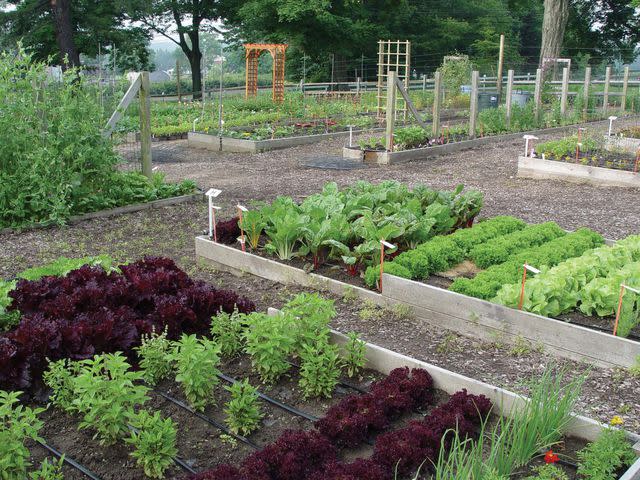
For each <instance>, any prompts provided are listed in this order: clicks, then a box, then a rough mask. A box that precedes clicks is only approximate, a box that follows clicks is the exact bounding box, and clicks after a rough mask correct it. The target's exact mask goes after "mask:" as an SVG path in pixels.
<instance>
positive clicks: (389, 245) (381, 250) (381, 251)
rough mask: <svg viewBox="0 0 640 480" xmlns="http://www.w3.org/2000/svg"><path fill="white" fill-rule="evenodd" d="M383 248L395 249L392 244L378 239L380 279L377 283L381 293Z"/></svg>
mask: <svg viewBox="0 0 640 480" xmlns="http://www.w3.org/2000/svg"><path fill="white" fill-rule="evenodd" d="M384 247H387V248H390V249H395V248H396V246H395V245H394V244H393V243H389V242H387V241H385V240H384V239H383V238H381V239H380V279H379V282H378V288H379V290H380V291H381V292H382V274H383V273H384Z"/></svg>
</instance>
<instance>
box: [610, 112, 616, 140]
mask: <svg viewBox="0 0 640 480" xmlns="http://www.w3.org/2000/svg"><path fill="white" fill-rule="evenodd" d="M617 119H618V117H616V116H615V115H611V116H610V117H609V136H611V132H612V131H613V121H614V120H617Z"/></svg>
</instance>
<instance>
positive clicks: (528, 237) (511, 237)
mask: <svg viewBox="0 0 640 480" xmlns="http://www.w3.org/2000/svg"><path fill="white" fill-rule="evenodd" d="M563 235H566V232H565V231H564V230H563V229H562V228H560V226H559V225H558V224H557V223H555V222H546V223H541V224H538V225H529V226H527V227H525V228H524V229H522V230H517V231H515V232H512V233H509V234H507V235H502V236H500V237H496V238H493V239H491V240H489V241H487V242H485V243H481V244H480V245H476V246H475V247H474V248H473V249H472V250H471V252H470V253H469V257H470V258H471V259H472V260H473V261H474V263H475V264H476V265H477V266H478V267H480V268H488V267H490V266H491V265H497V264H498V263H502V262H505V261H507V259H508V258H509V257H510V256H511V255H512V254H513V253H515V252H517V251H518V250H522V249H523V248H528V247H533V246H536V245H542V244H543V243H546V242H548V241H550V240H553V239H554V238H558V237H561V236H563Z"/></svg>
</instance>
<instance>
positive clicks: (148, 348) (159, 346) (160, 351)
mask: <svg viewBox="0 0 640 480" xmlns="http://www.w3.org/2000/svg"><path fill="white" fill-rule="evenodd" d="M141 340H142V343H141V345H140V346H139V347H137V348H136V352H137V353H138V355H139V357H140V362H139V363H140V368H141V369H142V375H143V377H144V379H145V381H146V382H147V383H148V384H149V385H156V384H157V383H158V382H159V381H160V380H163V379H164V378H166V377H167V376H168V375H169V374H170V373H171V370H172V366H171V361H170V359H169V355H168V354H169V352H170V350H171V342H170V341H169V340H168V339H167V329H166V328H165V329H164V331H163V332H162V333H161V334H160V335H158V334H156V333H155V331H153V332H151V334H150V335H144V334H143V335H142V338H141Z"/></svg>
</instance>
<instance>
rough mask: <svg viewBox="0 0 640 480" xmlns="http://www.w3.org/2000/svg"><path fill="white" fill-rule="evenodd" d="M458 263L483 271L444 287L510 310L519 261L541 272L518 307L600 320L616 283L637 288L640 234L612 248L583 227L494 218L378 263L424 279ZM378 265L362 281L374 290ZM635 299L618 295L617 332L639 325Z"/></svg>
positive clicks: (609, 309) (613, 303)
mask: <svg viewBox="0 0 640 480" xmlns="http://www.w3.org/2000/svg"><path fill="white" fill-rule="evenodd" d="M464 260H471V261H473V262H474V263H475V265H476V266H478V267H480V268H482V269H483V270H482V271H480V272H478V273H477V274H476V275H475V276H474V277H473V278H466V277H458V278H456V279H455V280H454V281H453V283H452V284H451V286H450V287H449V288H450V290H452V291H454V292H458V293H462V294H465V295H469V296H472V297H476V298H481V299H484V300H490V301H493V302H495V303H500V304H503V305H507V306H510V307H517V306H518V304H519V301H520V293H521V278H522V275H523V268H524V264H528V265H531V266H534V267H536V268H538V269H539V270H540V273H538V274H536V275H532V276H531V277H530V278H529V279H528V280H527V283H526V287H525V293H524V298H523V305H522V308H523V309H524V310H526V311H530V312H534V313H538V314H541V315H545V316H551V317H556V316H559V315H562V314H564V313H567V312H571V311H575V310H578V311H580V312H582V313H583V314H585V315H588V316H591V315H597V316H600V317H607V316H611V315H613V314H615V313H616V309H617V306H618V298H619V292H620V288H621V284H625V285H628V286H631V287H633V286H636V287H637V286H640V236H638V235H633V236H629V237H627V238H625V239H623V240H620V241H619V242H617V243H616V244H614V245H612V246H609V245H604V239H603V238H602V236H601V235H599V234H597V233H596V232H593V231H591V230H589V229H586V228H581V229H578V230H576V231H575V232H571V233H569V232H566V231H564V230H563V229H562V228H561V227H559V226H558V225H557V224H555V223H553V222H547V223H542V224H534V225H527V224H525V223H524V222H523V221H521V220H519V219H516V218H513V217H494V218H491V219H488V220H485V221H482V222H479V223H477V224H476V225H474V226H473V227H472V228H469V229H464V230H458V231H456V232H454V233H452V234H450V235H444V236H439V237H435V238H433V239H432V240H430V241H428V242H425V243H423V244H421V245H419V246H418V247H417V248H415V249H413V250H410V251H407V252H403V253H401V254H400V255H398V256H397V257H395V258H394V259H393V260H392V261H391V262H388V263H386V264H385V266H384V269H385V272H386V273H390V274H393V275H396V276H400V277H404V278H410V279H413V280H426V279H427V278H428V277H429V276H430V275H432V274H434V273H439V272H446V271H447V270H449V269H451V268H452V267H454V266H456V265H458V264H460V263H461V262H463V261H464ZM379 272H380V270H379V267H378V266H375V267H370V268H369V269H368V270H367V272H366V273H365V280H366V282H367V283H368V284H369V285H370V286H373V285H375V282H376V281H377V279H378V277H379ZM639 307H640V296H639V295H635V294H634V293H633V292H632V291H629V293H628V294H626V295H625V296H624V297H623V304H622V308H621V311H620V323H619V329H618V335H620V336H625V337H626V336H628V335H629V333H630V332H631V330H632V329H633V328H634V327H635V326H636V325H638V323H639V322H640V317H639V315H640V313H639V310H640V308H639Z"/></svg>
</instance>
